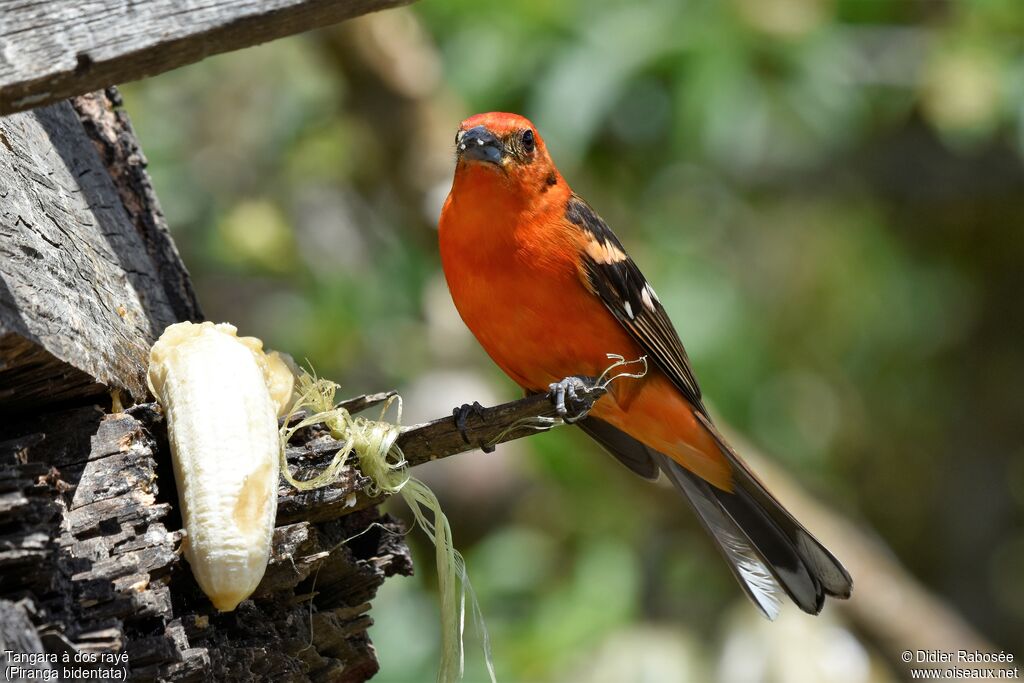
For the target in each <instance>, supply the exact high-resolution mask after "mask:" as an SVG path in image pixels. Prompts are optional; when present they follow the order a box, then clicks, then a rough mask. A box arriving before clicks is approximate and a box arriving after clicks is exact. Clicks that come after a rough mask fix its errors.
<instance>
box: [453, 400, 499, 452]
mask: <svg viewBox="0 0 1024 683" xmlns="http://www.w3.org/2000/svg"><path fill="white" fill-rule="evenodd" d="M470 415H476V416H477V417H478V418H479V419H481V420H483V419H484V407H483V406H482V405H480V402H479V401H473V402H472V403H463V404H462V405H461V406H459V407H458V408H456V409H455V410H453V411H452V417H453V418H455V428H456V429H457V430H459V435H460V436H461V437H462V440H463V441H464V442H466V443H467V444H468V443H470V441H469V435H468V434H467V433H466V430H467V426H466V420H467V419H469V416H470ZM480 450H482V451H483V452H484V453H493V452H494V446H491V445H489V444H485V443H481V444H480Z"/></svg>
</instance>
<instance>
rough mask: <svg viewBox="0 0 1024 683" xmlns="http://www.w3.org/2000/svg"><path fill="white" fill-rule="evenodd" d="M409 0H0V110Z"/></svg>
mask: <svg viewBox="0 0 1024 683" xmlns="http://www.w3.org/2000/svg"><path fill="white" fill-rule="evenodd" d="M408 2H411V0H260V1H257V0H148V1H146V2H137V1H134V0H113V1H111V2H99V3H81V2H73V1H72V0H52V1H50V2H20V1H18V0H0V16H2V17H3V19H4V21H3V23H2V24H0V115H2V114H10V113H13V112H18V111H25V110H27V109H31V108H33V107H39V106H42V105H45V104H49V103H52V102H56V101H58V100H62V99H64V98H67V97H71V96H74V95H81V94H83V93H86V92H89V91H92V90H98V89H101V88H105V87H107V86H110V85H116V84H118V83H125V82H127V81H134V80H137V79H139V78H143V77H145V76H153V75H155V74H158V73H161V72H163V71H167V70H169V69H174V68H176V67H179V66H184V65H186V64H191V63H192V62H197V61H199V60H201V59H204V58H206V57H208V56H210V55H215V54H219V53H221V52H229V51H231V50H238V49H240V48H244V47H249V46H251V45H258V44H259V43H264V42H267V41H269V40H274V39H275V38H281V37H284V36H288V35H292V34H294V33H301V32H303V31H308V30H311V29H314V28H319V27H322V26H327V25H329V24H334V23H337V22H340V21H343V20H345V19H350V18H352V17H355V16H359V15H361V14H366V13H367V12H374V11H377V10H381V9H386V8H389V7H396V6H399V5H404V4H408Z"/></svg>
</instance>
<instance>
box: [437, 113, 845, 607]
mask: <svg viewBox="0 0 1024 683" xmlns="http://www.w3.org/2000/svg"><path fill="white" fill-rule="evenodd" d="M455 142H456V148H457V149H456V156H457V165H456V168H455V178H454V180H453V182H452V189H451V193H450V194H449V195H448V199H447V200H446V201H445V204H444V208H443V209H442V212H441V220H440V226H439V229H440V243H441V261H442V264H443V266H444V273H445V277H446V279H447V280H448V287H449V289H450V290H451V294H452V299H454V301H455V306H456V308H457V309H458V311H459V314H460V315H461V316H462V319H463V320H464V321H465V323H466V325H467V326H468V327H469V329H470V330H471V331H472V332H473V334H474V335H476V338H477V339H478V340H479V342H480V344H481V345H482V346H483V347H484V349H485V350H486V351H487V353H488V354H490V356H491V358H492V359H494V362H495V363H497V364H498V366H499V367H501V369H502V370H504V371H505V373H506V374H507V375H508V376H509V377H511V378H512V379H513V380H514V381H515V382H516V383H517V384H519V385H520V386H521V387H522V388H523V389H525V390H526V391H527V392H528V393H538V392H547V391H554V392H556V393H558V394H560V395H561V396H563V397H564V395H565V393H566V392H567V391H568V393H569V394H570V396H571V395H572V394H573V393H574V390H575V389H576V384H574V383H572V382H570V383H569V384H568V385H567V384H566V383H565V382H562V380H563V379H564V378H567V377H597V376H599V375H601V373H602V372H603V371H604V370H605V368H607V367H608V365H609V360H608V355H609V354H618V355H620V356H622V357H624V358H627V359H634V358H639V357H641V356H646V357H647V359H648V360H649V365H650V367H649V371H648V372H647V374H646V375H645V376H644V377H643V378H641V379H635V380H628V381H618V382H615V383H614V384H612V385H611V388H610V392H609V394H608V395H607V396H605V397H603V398H601V399H600V400H598V401H597V403H595V404H594V406H593V409H592V410H591V411H590V413H589V415H588V416H587V417H585V418H584V419H582V420H580V421H579V422H578V424H579V426H580V427H581V428H582V429H583V430H584V431H585V432H586V433H587V434H589V435H590V436H591V437H593V438H594V439H595V440H596V441H597V442H598V443H600V444H601V445H602V446H604V448H605V449H607V450H608V451H609V452H611V454H612V455H614V456H615V457H616V458H618V459H619V460H620V461H621V462H622V463H623V464H625V465H626V466H627V467H629V468H630V469H631V470H633V471H634V472H636V473H637V474H639V475H640V476H643V477H646V478H648V479H655V478H657V476H658V472H659V470H660V471H662V472H664V473H665V474H666V475H667V476H668V478H669V479H670V480H671V481H672V483H673V484H674V485H675V486H676V488H678V489H679V491H680V492H681V493H682V494H683V496H684V497H685V498H686V499H687V500H688V501H689V502H690V504H691V505H692V506H693V509H694V511H695V512H696V513H697V516H698V517H699V518H700V520H701V523H702V524H703V525H704V527H705V528H706V529H707V530H708V532H709V533H710V534H711V536H712V538H714V540H715V543H716V544H717V545H718V547H719V549H720V550H721V552H722V554H723V555H724V557H725V559H726V561H727V562H728V564H729V566H730V568H731V569H732V572H733V574H735V576H736V578H737V579H738V580H739V582H740V585H741V586H742V587H743V588H744V590H745V591H746V593H747V594H748V595H749V596H750V598H751V599H752V600H753V601H754V603H755V604H756V605H757V606H758V607H759V608H760V609H761V610H762V611H763V612H764V613H765V614H766V615H767V616H768V617H769V618H774V617H775V616H776V615H777V614H778V611H779V598H780V596H781V593H782V591H784V592H785V593H786V594H787V595H789V597H790V598H791V599H792V600H793V602H795V603H796V604H797V605H798V606H799V607H800V609H802V610H804V611H805V612H808V613H811V614H817V613H818V612H820V611H821V608H822V605H823V604H824V601H825V596H826V595H831V596H833V597H837V598H847V597H849V595H850V590H851V587H852V580H851V579H850V575H849V574H848V573H847V571H846V570H845V569H844V568H843V566H842V565H841V564H840V563H839V561H838V560H836V558H835V557H834V556H833V555H832V554H831V553H830V552H829V551H828V550H827V549H825V547H824V546H822V545H821V543H819V542H818V541H817V540H816V539H815V538H814V537H813V536H812V535H811V534H810V533H808V531H807V530H806V529H804V527H803V526H801V525H800V523H799V522H797V521H796V520H795V519H794V518H793V517H792V516H791V515H790V514H789V512H787V511H786V509H785V508H783V507H782V505H781V504H780V503H779V502H778V501H777V500H776V499H775V498H774V496H772V494H771V493H769V492H768V491H767V490H766V489H765V487H764V485H763V484H761V482H760V481H759V480H758V479H757V477H756V476H755V475H754V474H753V472H751V471H750V468H748V467H747V465H746V464H745V463H744V462H743V461H742V460H741V459H740V457H739V456H738V455H737V454H736V452H735V451H734V450H733V449H732V448H731V447H730V446H729V445H728V444H727V443H726V442H725V440H724V439H723V438H722V435H721V434H720V433H719V432H718V430H717V429H716V428H715V426H714V424H713V423H712V421H711V418H710V416H709V415H708V411H707V409H706V408H705V407H704V403H703V401H702V400H701V392H700V388H699V387H698V386H697V380H696V378H695V377H694V375H693V370H692V368H691V367H690V362H689V359H688V358H687V356H686V351H685V350H684V349H683V345H682V342H680V340H679V335H678V334H677V333H676V331H675V328H674V327H673V326H672V323H671V321H670V320H669V319H668V315H667V314H666V313H665V309H664V308H663V307H662V305H661V302H660V301H659V300H658V296H657V295H656V294H655V293H654V289H653V288H652V287H651V285H650V284H648V283H647V280H646V279H645V278H644V276H643V274H642V273H641V272H640V269H639V268H637V266H636V264H635V263H634V262H633V260H632V259H631V258H630V257H629V256H628V255H627V254H626V251H625V249H624V248H623V246H622V243H621V242H619V240H618V238H616V237H615V235H614V234H613V233H612V231H611V229H610V228H609V227H608V226H607V225H606V224H605V222H604V221H603V220H601V218H600V216H598V215H597V213H595V212H594V210H593V209H592V208H590V205H589V204H587V203H586V202H585V201H583V199H581V198H580V197H578V196H577V195H576V194H574V193H573V191H572V190H571V189H570V188H569V185H568V184H567V183H566V182H565V179H564V178H562V176H561V174H560V173H559V172H558V169H557V168H556V167H555V165H554V163H553V162H552V161H551V157H550V156H549V155H548V151H547V148H546V147H545V145H544V140H543V139H541V137H540V135H539V134H538V133H537V130H536V128H534V126H533V124H532V123H530V121H529V120H527V119H525V118H523V117H522V116H518V115H516V114H506V113H496V112H493V113H489V114H478V115H476V116H473V117H470V118H468V119H466V120H465V121H463V122H462V125H461V126H459V131H458V135H457V137H456V141H455Z"/></svg>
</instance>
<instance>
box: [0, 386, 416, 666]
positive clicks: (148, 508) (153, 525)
mask: <svg viewBox="0 0 1024 683" xmlns="http://www.w3.org/2000/svg"><path fill="white" fill-rule="evenodd" d="M89 435H92V436H91V438H90V437H89ZM162 435H163V428H162V418H161V416H160V414H159V412H158V410H157V409H156V408H155V406H154V405H153V404H144V405H139V406H136V407H134V408H132V409H131V411H130V413H120V414H114V415H104V414H103V412H102V411H101V410H99V409H98V408H96V407H86V408H77V409H73V410H69V411H66V412H64V413H60V414H57V415H52V416H47V417H45V418H40V419H37V420H34V421H30V422H27V423H25V424H22V425H21V426H20V427H19V428H18V429H17V430H11V429H8V430H6V433H4V434H2V435H0V527H2V528H4V529H8V531H7V532H6V534H5V536H4V537H3V539H2V540H3V543H2V545H0V569H2V572H0V596H2V597H4V598H7V599H8V600H11V599H12V598H14V597H18V598H21V599H22V601H23V602H27V604H28V606H29V607H30V609H31V611H32V612H33V617H32V619H31V621H32V622H34V623H36V624H45V626H43V627H42V628H40V629H39V632H40V636H39V639H40V641H41V644H42V647H43V648H44V649H45V650H46V651H47V652H50V653H54V652H56V653H58V654H61V653H63V652H68V653H69V654H70V655H71V656H72V657H74V654H75V653H79V652H84V651H89V652H96V653H100V652H105V653H118V652H122V651H124V652H126V653H127V655H128V662H127V664H126V665H125V666H126V672H127V673H130V675H131V678H132V679H133V680H141V681H150V680H152V681H156V680H161V681H163V680H168V681H186V680H197V681H198V680H263V681H270V680H274V681H305V680H332V681H333V680H339V681H362V680H365V679H366V678H368V677H370V676H371V675H372V674H373V673H374V672H375V671H376V670H377V662H376V659H375V657H374V654H373V650H372V648H371V647H370V645H369V640H368V638H367V635H366V629H367V627H368V626H369V624H370V623H371V622H370V618H369V616H368V611H369V608H370V605H369V601H370V599H371V598H372V597H373V595H374V593H375V592H376V589H377V587H378V586H380V584H381V583H382V582H383V581H384V579H385V577H387V576H390V575H392V574H395V573H402V574H408V573H410V572H411V569H412V565H411V561H410V559H409V555H408V550H407V548H406V547H405V545H404V543H403V542H402V536H401V533H402V532H403V527H402V525H401V523H399V522H397V521H395V520H394V519H392V518H390V517H388V516H387V515H384V516H381V515H380V513H379V512H378V511H377V510H375V509H363V510H359V511H352V510H351V509H344V508H342V509H339V510H337V512H338V513H339V514H340V513H341V512H344V513H346V514H344V516H338V514H335V515H334V516H333V518H330V519H327V518H323V517H324V516H323V515H321V517H322V518H323V519H322V521H311V520H309V519H302V520H288V519H283V518H280V517H279V519H278V527H277V529H276V531H275V534H274V541H273V551H272V558H271V562H270V565H269V566H268V568H267V573H266V575H265V577H264V579H263V582H262V583H261V584H260V587H259V588H258V589H257V591H256V593H255V594H254V596H253V598H252V599H251V600H248V601H246V602H244V603H243V604H242V605H241V606H240V607H239V609H238V610H236V611H235V612H233V613H230V614H220V613H218V612H217V611H216V610H215V609H214V608H213V606H212V605H211V604H210V603H209V601H208V600H207V599H206V597H205V596H204V595H203V594H202V592H201V591H200V590H199V588H198V586H197V585H196V584H195V581H194V580H193V579H192V575H191V573H190V572H189V569H188V566H187V563H186V562H185V561H184V560H183V559H182V558H181V556H180V554H179V549H180V544H181V542H182V532H181V531H180V530H179V529H180V526H181V525H180V519H179V517H178V513H177V511H176V504H177V501H176V494H175V490H174V481H173V476H170V473H171V471H172V470H171V464H170V459H169V454H168V451H167V447H166V443H164V442H163V439H162ZM310 436H313V433H312V432H310ZM282 492H283V495H284V496H285V497H287V496H288V495H290V494H291V491H290V490H285V488H284V487H283V488H282ZM11 529H13V531H11ZM353 537H354V538H353ZM349 539H351V540H350V542H348V543H346V540H349ZM24 609H25V607H24V606H23V607H22V608H21V610H22V611H24ZM310 623H312V631H310ZM5 637H6V636H5ZM25 637H31V633H28V632H26V633H25ZM56 666H58V667H59V665H56Z"/></svg>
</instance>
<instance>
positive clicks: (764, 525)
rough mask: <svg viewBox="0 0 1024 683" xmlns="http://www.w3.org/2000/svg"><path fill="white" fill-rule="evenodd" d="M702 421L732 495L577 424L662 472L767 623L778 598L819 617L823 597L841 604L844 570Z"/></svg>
mask: <svg viewBox="0 0 1024 683" xmlns="http://www.w3.org/2000/svg"><path fill="white" fill-rule="evenodd" d="M701 421H702V422H704V423H705V427H707V428H708V431H709V432H710V433H711V435H712V436H713V437H714V439H715V441H716V442H717V443H718V445H719V448H720V449H721V450H722V453H723V455H724V456H725V457H726V459H727V460H728V461H729V464H730V466H731V468H732V472H733V489H732V490H731V491H726V490H723V489H720V488H718V487H716V486H713V485H711V484H709V483H708V482H706V481H704V480H703V479H701V478H700V477H698V476H697V475H695V474H693V473H692V472H690V471H689V470H687V469H686V468H684V467H682V466H681V465H679V464H678V463H677V462H675V461H674V460H672V459H671V458H669V457H668V456H666V455H664V454H662V453H659V452H657V451H655V450H653V449H651V448H649V447H647V446H645V445H644V444H642V443H640V442H639V441H636V440H635V439H633V438H632V437H629V436H628V435H626V434H625V433H623V432H621V431H619V430H615V429H614V428H611V426H610V425H607V423H601V422H599V421H596V420H594V422H597V423H599V428H598V429H592V428H591V427H593V426H595V425H588V424H584V425H581V426H583V427H584V430H585V431H587V432H588V433H589V434H590V435H591V436H593V437H594V438H595V439H597V440H598V442H600V443H601V444H602V445H604V446H605V448H606V449H607V450H609V451H610V452H611V453H612V455H615V456H616V457H617V458H618V459H619V460H623V461H624V462H626V463H627V465H628V466H630V467H631V468H632V469H634V471H638V470H637V467H636V466H635V464H634V463H636V462H637V461H638V460H640V459H641V454H643V455H645V456H646V457H647V458H649V459H650V461H651V463H652V464H656V465H657V467H658V468H660V469H661V471H662V472H664V473H665V475H666V476H667V477H668V478H669V480H670V481H671V482H672V483H673V484H674V485H675V487H676V488H677V489H678V490H679V491H680V492H681V493H682V494H683V496H684V497H685V498H686V499H687V500H688V501H689V503H690V504H691V505H692V506H693V509H694V510H695V511H696V513H697V516H698V518H699V519H700V521H701V524H702V525H703V526H704V528H705V529H707V531H708V533H709V534H710V535H711V537H712V538H713V539H714V541H715V544H716V545H717V546H718V548H719V550H720V551H721V553H722V555H723V556H724V557H725V560H726V562H727V563H728V565H729V567H730V569H731V570H732V572H733V574H734V575H735V576H736V578H737V579H738V580H739V582H740V585H741V586H742V587H743V589H744V591H745V592H746V593H747V595H748V596H750V598H751V600H753V602H754V604H756V605H757V606H758V607H759V608H760V609H761V611H762V612H764V614H765V615H766V616H767V617H768V618H769V619H774V618H775V617H776V616H777V615H778V613H779V608H780V601H781V598H782V595H783V594H785V595H788V596H789V597H790V598H791V599H792V600H793V602H795V603H796V604H797V606H798V607H800V609H802V610H803V611H804V612H807V613H809V614H817V613H818V612H820V611H821V608H822V605H823V604H824V602H825V596H826V595H830V596H833V597H836V598H848V597H849V596H850V591H851V590H852V587H853V581H852V579H851V578H850V575H849V573H847V571H846V569H844V568H843V565H842V564H840V562H839V561H838V560H837V559H836V558H835V556H833V555H832V553H830V552H829V551H828V550H827V549H826V548H825V547H824V546H823V545H822V544H821V543H820V542H818V540H817V539H816V538H814V536H812V535H811V534H810V532H808V531H807V530H806V529H805V528H804V527H803V526H802V525H801V524H800V523H799V522H797V521H796V520H795V519H794V518H793V516H792V515H790V514H789V512H788V511H787V510H786V509H785V508H784V507H783V506H782V504H781V503H779V501H778V500H776V499H775V497H774V496H773V495H772V494H771V493H769V492H768V490H767V489H766V488H765V487H764V485H763V484H761V482H760V481H759V480H758V479H757V477H755V476H754V474H753V473H752V472H751V471H750V469H749V468H748V467H747V465H746V463H744V462H743V460H742V459H741V458H740V457H739V456H738V455H737V454H736V452H735V451H733V449H732V448H731V447H730V446H729V445H728V443H727V442H726V441H725V439H724V438H723V437H722V436H721V434H720V433H719V432H718V430H717V429H716V428H715V427H714V425H713V424H712V423H711V422H710V420H706V418H703V417H701ZM585 422H591V420H587V421H585ZM609 428H611V429H613V430H614V431H615V432H616V433H617V434H616V438H615V439H614V440H609V439H608V438H607V436H608V434H607V431H608V429H609Z"/></svg>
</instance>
